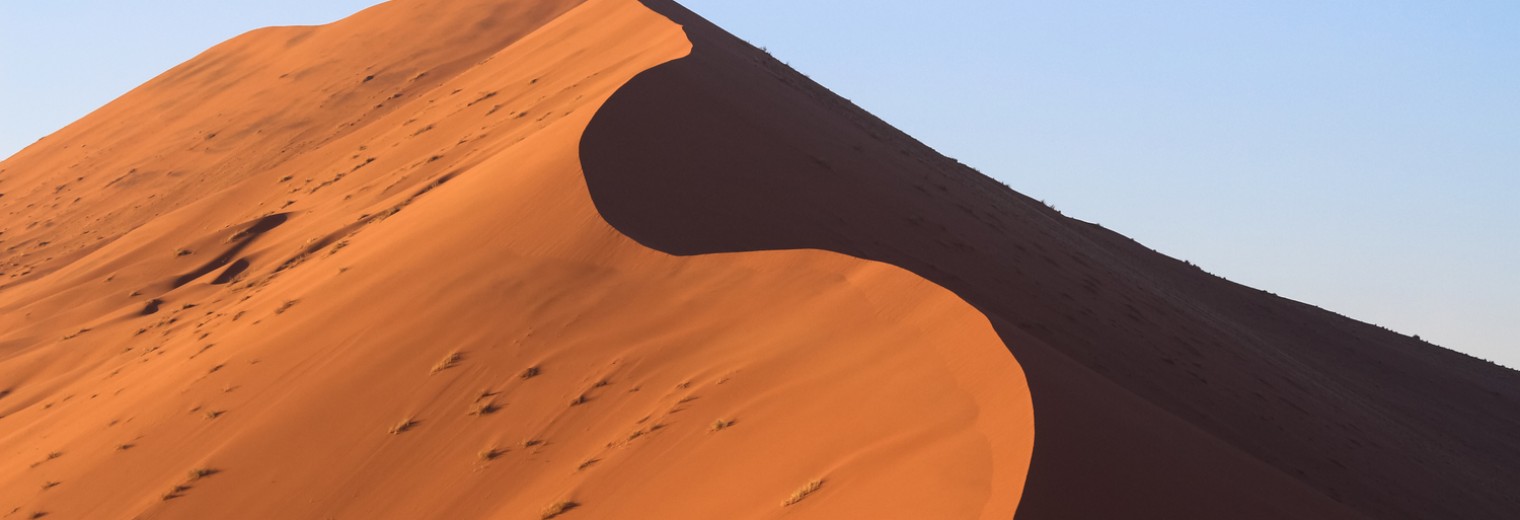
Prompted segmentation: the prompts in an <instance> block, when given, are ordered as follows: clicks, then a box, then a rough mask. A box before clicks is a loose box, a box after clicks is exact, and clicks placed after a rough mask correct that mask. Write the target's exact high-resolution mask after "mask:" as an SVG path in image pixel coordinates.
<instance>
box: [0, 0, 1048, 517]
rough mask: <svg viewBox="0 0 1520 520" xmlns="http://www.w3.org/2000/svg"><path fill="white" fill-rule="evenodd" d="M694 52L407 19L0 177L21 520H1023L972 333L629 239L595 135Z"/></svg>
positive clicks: (726, 256)
mask: <svg viewBox="0 0 1520 520" xmlns="http://www.w3.org/2000/svg"><path fill="white" fill-rule="evenodd" d="M691 50H692V43H691V41H690V40H688V38H687V37H686V34H685V33H684V32H683V30H682V28H681V27H680V26H678V25H676V24H674V23H672V22H671V21H670V20H668V19H667V18H665V17H664V16H661V15H660V14H658V13H656V12H653V11H651V10H650V9H649V8H647V7H646V6H644V5H643V4H641V3H639V2H637V1H635V0H584V1H576V0H470V1H460V2H442V1H438V0H395V1H392V2H389V3H386V4H383V5H380V6H377V7H375V8H372V9H369V10H366V11H364V12H362V13H359V14H357V15H355V16H353V17H350V18H348V19H345V20H343V21H340V22H336V23H333V24H330V25H326V26H320V27H283V28H271V29H264V30H260V31H255V32H252V33H249V34H247V35H244V36H241V37H239V38H236V39H234V40H231V41H229V42H227V43H224V44H222V45H219V46H217V47H215V48H213V49H211V50H209V51H207V52H206V53H204V54H202V55H201V56H198V57H196V58H195V59H193V60H191V61H190V62H187V63H185V64H184V65H181V66H179V67H176V68H174V69H172V70H170V71H169V72H166V73H165V74H164V75H162V76H160V77H158V78H156V79H154V80H152V81H150V82H149V83H147V84H145V85H143V86H142V87H140V88H138V89H136V90H134V91H132V92H131V93H128V94H127V95H125V96H123V97H122V98H120V99H119V100H117V101H115V102H113V103H111V104H110V105H107V106H106V107H104V108H102V109H100V110H99V111H97V112H95V113H93V114H91V115H89V116H87V117H86V118H84V119H82V120H81V121H79V122H78V123H75V124H74V125H71V126H69V127H68V128H65V129H63V130H61V131H59V132H58V133H56V134H54V135H52V136H49V137H48V138H46V139H45V140H43V141H41V142H40V143H38V144H36V145H34V146H32V147H30V148H28V149H26V150H24V151H22V152H21V153H19V154H17V155H16V156H15V157H12V158H10V159H8V160H6V161H5V162H3V163H0V193H3V196H0V215H4V221H3V222H0V262H3V263H0V269H3V273H0V461H3V463H0V514H5V515H6V516H8V517H12V518H49V519H52V518H60V519H67V518H92V519H93V518H536V519H541V518H693V519H695V518H734V519H742V518H775V517H782V516H786V517H788V518H820V519H823V518H829V519H834V518H904V519H922V518H983V519H1006V518H1011V517H1012V516H1013V515H1014V512H1015V510H1016V509H1017V508H1018V507H1019V501H1020V492H1021V490H1022V489H1023V488H1024V480H1025V477H1026V472H1027V470H1028V467H1029V464H1030V457H1031V453H1032V452H1033V445H1034V444H1033V443H1034V415H1033V413H1034V412H1033V409H1032V406H1031V395H1030V390H1029V387H1028V385H1027V384H1026V383H1025V380H1024V374H1023V372H1022V370H1021V368H1020V366H1019V364H1018V363H1017V362H1016V361H1015V359H1014V357H1013V356H1012V355H1011V354H1010V353H1009V350H1008V348H1007V347H1006V346H1005V345H1004V344H1003V342H1002V340H1001V338H1000V337H999V336H998V334H997V332H996V331H995V330H994V329H993V327H992V325H991V323H989V321H988V319H987V318H986V317H985V316H984V315H983V314H982V313H981V312H979V311H978V310H977V309H975V308H973V307H972V306H971V305H969V304H967V303H966V302H965V301H963V300H961V299H960V298H959V297H957V296H956V295H955V294H953V293H951V292H950V291H948V290H946V289H943V288H941V287H940V286H938V285H935V284H934V283H931V282H929V281H926V280H925V279H923V278H920V277H919V276H917V275H914V274H912V273H911V272H909V271H907V270H904V269H901V268H899V267H895V266H893V265H890V264H886V263H879V262H874V261H868V260H862V259H858V258H854V257H850V256H847V255H843V254H839V253H835V252H828V251H821V250H811V251H809V250H797V251H770V252H745V253H721V254H711V255H702V256H693V257H681V256H672V255H670V254H667V253H664V252H660V251H657V250H654V249H650V248H648V247H645V246H643V245H640V244H639V243H637V242H635V241H633V240H631V239H629V238H628V237H625V236H624V235H622V234H621V233H620V232H618V231H617V230H616V229H614V228H613V227H612V226H610V225H609V224H607V222H606V221H604V220H603V217H602V216H601V214H599V212H598V210H597V208H596V206H595V205H593V203H592V200H591V198H590V195H589V193H588V191H587V188H586V184H585V182H586V181H585V179H584V177H583V172H582V167H581V149H580V147H581V144H582V138H583V135H582V134H583V132H584V130H585V128H586V127H587V125H588V124H589V123H590V122H591V120H592V118H593V116H595V115H596V113H597V111H598V110H599V109H600V108H601V107H602V105H603V103H604V102H605V101H606V100H607V99H608V98H610V97H611V96H613V94H614V92H615V91H617V90H618V89H619V88H621V87H622V86H623V85H625V84H626V83H627V82H628V81H630V80H631V79H632V78H634V76H635V75H638V74H640V73H642V72H644V71H646V70H649V69H652V68H654V67H656V66H658V65H660V64H662V63H666V62H670V61H672V60H679V59H681V58H683V57H684V56H686V55H687V54H688V53H689V52H691ZM630 131H635V132H636V131H638V130H637V128H630ZM604 138H605V139H611V140H616V139H617V138H618V136H616V135H606V136H604ZM605 139H604V140H602V141H599V142H598V146H606V144H607V143H608V141H607V140H605ZM615 169H616V168H613V170H615ZM608 173H612V174H615V172H605V171H604V172H603V174H608ZM637 173H638V172H628V175H630V176H632V175H636V174H637Z"/></svg>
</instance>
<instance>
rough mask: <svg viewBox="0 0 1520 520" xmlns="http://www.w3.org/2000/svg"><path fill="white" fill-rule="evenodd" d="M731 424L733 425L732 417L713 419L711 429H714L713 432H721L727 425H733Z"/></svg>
mask: <svg viewBox="0 0 1520 520" xmlns="http://www.w3.org/2000/svg"><path fill="white" fill-rule="evenodd" d="M733 425H734V421H733V420H732V419H718V420H716V421H713V423H712V431H714V432H721V431H723V430H727V429H728V427H730V426H733Z"/></svg>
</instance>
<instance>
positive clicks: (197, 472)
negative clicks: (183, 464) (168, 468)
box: [190, 468, 217, 482]
mask: <svg viewBox="0 0 1520 520" xmlns="http://www.w3.org/2000/svg"><path fill="white" fill-rule="evenodd" d="M215 474H217V470H214V469H211V468H195V469H192V470H190V481H191V482H195V481H197V480H200V479H203V478H206V477H209V476H212V475H215Z"/></svg>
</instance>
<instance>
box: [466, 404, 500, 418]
mask: <svg viewBox="0 0 1520 520" xmlns="http://www.w3.org/2000/svg"><path fill="white" fill-rule="evenodd" d="M500 409H501V406H500V405H497V404H496V401H481V402H477V403H475V404H472V405H470V415H491V414H493V413H496V411H497V410H500Z"/></svg>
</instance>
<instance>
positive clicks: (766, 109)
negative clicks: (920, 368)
mask: <svg viewBox="0 0 1520 520" xmlns="http://www.w3.org/2000/svg"><path fill="white" fill-rule="evenodd" d="M646 3H648V4H649V5H651V6H652V7H653V8H655V9H656V10H657V11H660V12H661V13H663V14H666V15H667V16H669V17H671V18H672V19H674V20H676V21H678V22H680V23H681V24H683V26H685V28H686V31H687V33H688V34H689V35H690V37H691V39H692V41H693V42H694V51H693V53H692V56H691V57H689V58H687V59H683V60H678V61H673V62H670V63H668V64H665V65H662V66H660V67H657V68H655V69H653V70H651V71H649V72H646V73H644V74H641V75H640V76H639V77H638V78H636V79H635V80H634V81H632V82H630V83H629V84H628V85H627V86H625V87H624V88H622V89H619V91H618V92H617V93H616V94H615V95H614V96H613V98H612V99H611V100H609V101H608V103H607V104H606V105H605V106H604V107H603V109H602V110H600V111H599V112H598V114H597V116H596V118H595V119H594V120H593V122H592V124H591V126H590V127H589V128H588V130H587V134H586V139H585V142H584V145H583V148H582V151H583V164H584V165H585V167H586V173H587V176H588V177H587V182H588V184H589V186H590V189H591V192H592V196H593V199H594V200H595V201H596V203H597V207H598V209H599V210H600V211H601V212H602V214H603V215H604V216H606V217H607V219H608V221H609V222H611V223H612V224H613V225H614V226H615V227H617V228H618V230H620V231H622V232H624V233H625V234H627V235H628V236H630V237H632V238H634V239H636V240H638V241H639V242H640V243H643V244H646V245H649V246H651V247H654V248H656V249H659V250H662V251H667V252H670V253H674V254H686V255H698V254H710V253H715V252H739V251H759V250H781V249H801V248H808V249H823V250H831V251H837V252H841V253H845V254H849V255H852V256H856V257H861V258H868V259H872V260H878V261H882V262H887V263H891V264H893V265H897V266H900V267H903V268H904V269H908V270H910V271H912V272H915V273H917V274H919V275H920V276H923V277H925V278H927V279H929V280H932V281H934V282H935V283H938V284H940V285H942V286H944V287H946V288H948V289H950V290H953V291H955V292H956V293H957V294H958V295H959V296H961V297H962V298H965V299H966V301H968V302H971V303H972V304H973V305H975V306H976V307H977V308H978V309H980V310H981V311H982V312H984V313H985V314H986V315H987V316H989V317H990V318H991V320H992V322H993V324H994V326H995V327H996V328H997V330H998V332H999V334H1000V335H1001V336H1002V338H1003V339H1004V342H1005V344H1007V346H1008V347H1009V348H1010V349H1011V350H1012V351H1013V352H1014V354H1015V355H1016V357H1017V358H1018V360H1019V363H1020V364H1021V366H1022V367H1023V369H1024V371H1025V373H1026V374H1027V376H1028V378H1029V386H1030V389H1031V391H1032V394H1033V399H1034V410H1035V415H1036V421H1035V424H1036V425H1037V436H1036V437H1037V439H1038V440H1037V442H1036V443H1035V451H1034V456H1033V462H1032V465H1031V467H1030V473H1029V478H1028V486H1026V488H1025V490H1024V496H1023V501H1022V503H1021V506H1020V509H1019V517H1020V518H1024V519H1050V518H1059V519H1067V518H1127V519H1130V518H1156V519H1177V518H1262V519H1280V518H1356V517H1360V516H1363V515H1365V516H1368V517H1373V518H1520V494H1517V493H1515V492H1514V491H1513V490H1514V489H1520V471H1517V470H1516V469H1517V468H1520V443H1516V442H1515V440H1516V439H1520V421H1516V420H1515V418H1517V417H1520V373H1516V372H1515V371H1512V370H1508V369H1504V368H1502V367H1498V366H1496V365H1493V364H1490V363H1486V362H1482V361H1480V360H1477V359H1474V358H1471V357H1468V356H1465V355H1462V354H1458V353H1455V352H1452V351H1449V350H1445V349H1441V348H1438V347H1435V346H1432V345H1430V344H1427V343H1423V342H1420V341H1418V340H1416V339H1413V338H1409V337H1405V336H1400V335H1398V334H1394V333H1392V332H1389V331H1387V330H1384V329H1381V328H1378V327H1374V326H1371V325H1367V324H1363V323H1358V322H1355V321H1353V320H1349V319H1346V318H1344V317H1342V316H1338V315H1335V314H1332V313H1330V312H1326V311H1323V310H1321V309H1317V308H1313V307H1310V306H1308V305H1304V304H1302V303H1298V302H1293V301H1289V300H1286V299H1283V298H1278V297H1276V296H1273V295H1271V294H1268V293H1265V292H1262V291H1258V290H1255V289H1251V288H1248V287H1243V286H1240V285H1237V284H1233V283H1230V282H1228V281H1226V280H1222V279H1220V278H1218V277H1215V276H1212V275H1209V274H1207V273H1204V272H1202V271H1200V270H1199V269H1198V268H1196V267H1194V266H1192V265H1190V264H1184V263H1183V262H1180V261H1177V260H1174V259H1171V258H1168V257H1165V256H1162V255H1160V254H1157V253H1155V252H1154V251H1151V250H1149V249H1147V248H1145V247H1143V246H1141V245H1140V244H1136V243H1134V242H1133V241H1130V240H1128V239H1126V238H1124V237H1122V236H1119V235H1117V234H1115V233H1113V232H1110V231H1108V230H1105V229H1103V228H1102V227H1100V226H1095V225H1091V224H1088V223H1084V222H1080V221H1077V220H1074V219H1070V218H1067V217H1064V216H1062V215H1060V214H1059V213H1057V212H1055V211H1054V210H1052V209H1051V208H1048V207H1046V206H1045V205H1044V204H1041V203H1040V202H1038V201H1034V200H1031V199H1029V198H1028V197H1025V196H1023V195H1020V194H1018V193H1015V192H1013V191H1012V190H1010V189H1009V188H1008V187H1006V186H1003V185H1000V184H998V183H997V182H996V181H993V180H992V179H989V178H987V177H985V176H983V175H981V174H979V173H977V172H975V171H974V170H971V169H970V168H967V167H965V166H963V165H960V164H959V163H956V162H955V161H953V160H950V159H947V158H945V157H943V156H941V155H939V154H937V153H935V152H934V151H933V150H931V149H929V148H928V147H926V146H924V145H923V144H921V143H919V142H917V141H915V140H913V139H912V138H911V137H909V136H906V135H904V134H902V133H901V132H899V131H897V130H895V129H893V128H891V127H890V126H888V125H887V124H885V123H883V122H881V121H880V120H878V119H876V118H874V117H872V116H871V115H870V114H868V113H866V112H864V111H863V110H861V109H859V108H858V107H855V106H854V105H852V104H850V103H849V102H848V101H846V100H844V99H841V98H839V97H838V96H835V95H834V94H832V93H830V92H828V91H827V90H826V89H824V88H823V87H820V86H818V85H817V84H815V83H813V82H812V81H811V80H809V79H808V78H806V77H805V76H803V75H801V74H798V73H797V72H796V71H794V70H792V69H790V68H789V67H787V66H785V65H784V64H782V63H780V62H779V61H777V60H776V59H775V58H772V57H770V56H768V55H766V54H765V53H764V52H762V51H760V50H758V49H755V48H753V47H752V46H750V45H748V44H746V43H744V42H742V41H740V40H738V39H737V38H734V37H732V36H731V35H729V34H727V33H725V32H723V31H722V30H721V29H719V28H717V27H714V26H712V25H711V24H709V23H707V22H706V21H704V20H702V19H701V18H699V17H697V16H696V15H694V14H692V13H690V12H688V11H686V10H685V9H682V8H681V7H680V6H678V5H676V4H675V3H674V2H670V1H668V0H647V2H646ZM947 95H948V94H947ZM924 102H925V103H927V104H932V103H933V102H934V100H933V99H925V100H924ZM630 173H633V174H634V175H630ZM1015 173H1016V172H1009V174H1015ZM1302 254H1306V255H1312V254H1314V252H1312V251H1303V252H1302Z"/></svg>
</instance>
